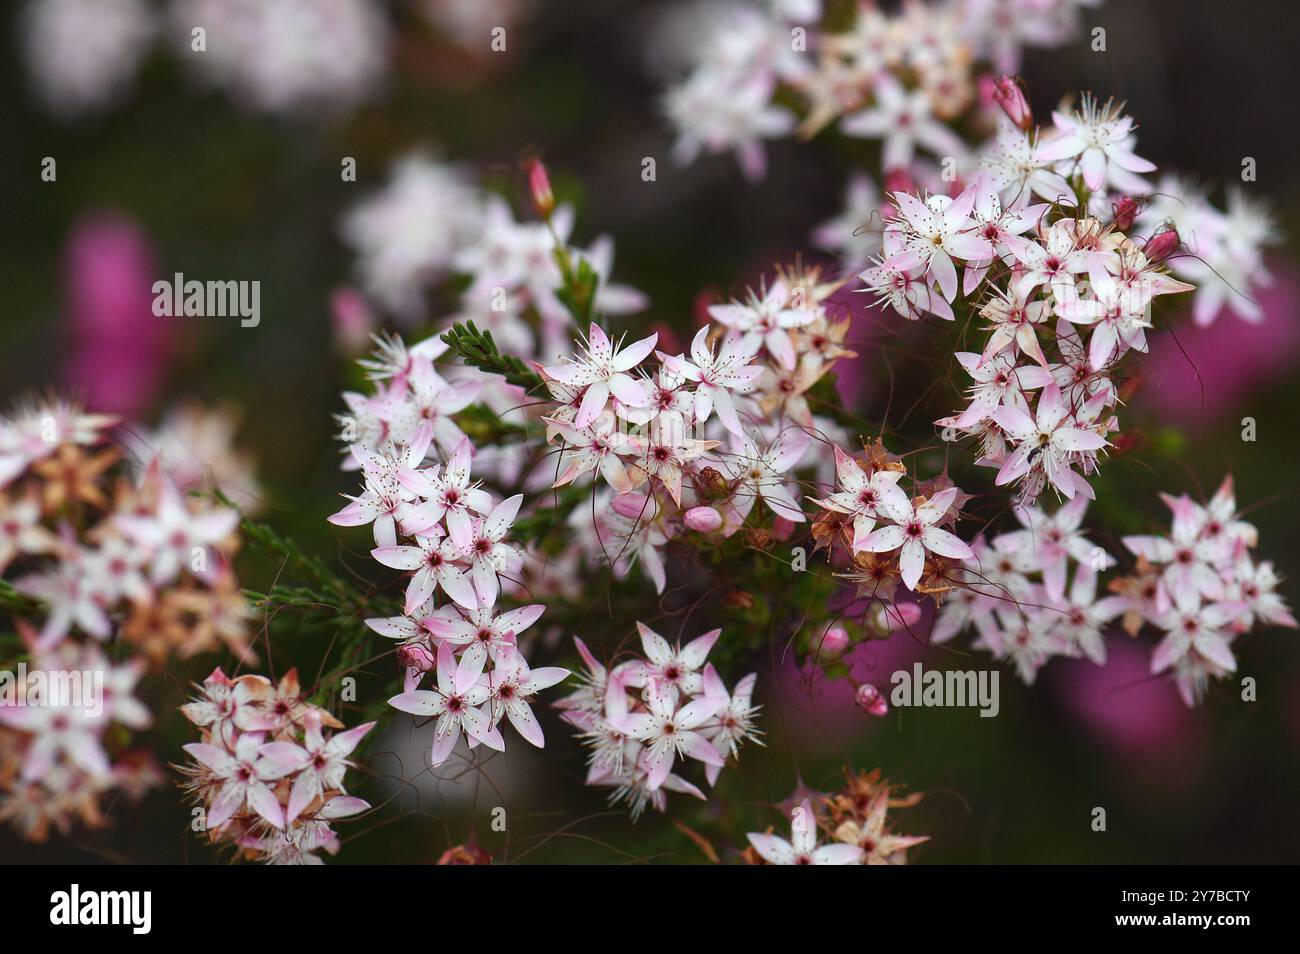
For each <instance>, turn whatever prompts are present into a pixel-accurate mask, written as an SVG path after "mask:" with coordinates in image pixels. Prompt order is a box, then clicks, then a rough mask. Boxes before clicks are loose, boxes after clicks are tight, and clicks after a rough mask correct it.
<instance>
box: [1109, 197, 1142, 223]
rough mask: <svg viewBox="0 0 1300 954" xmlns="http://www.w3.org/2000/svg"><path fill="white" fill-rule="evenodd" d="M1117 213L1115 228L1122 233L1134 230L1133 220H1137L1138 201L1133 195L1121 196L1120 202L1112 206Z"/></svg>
mask: <svg viewBox="0 0 1300 954" xmlns="http://www.w3.org/2000/svg"><path fill="white" fill-rule="evenodd" d="M1111 209H1112V210H1113V211H1114V213H1115V228H1116V229H1118V230H1119V231H1121V232H1128V230H1129V229H1131V228H1133V220H1134V219H1136V218H1137V214H1138V204H1137V199H1135V198H1133V197H1132V196H1131V195H1125V196H1121V197H1120V200H1119V201H1118V202H1116V203H1114V204H1113V205H1112V206H1111Z"/></svg>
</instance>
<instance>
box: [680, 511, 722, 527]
mask: <svg viewBox="0 0 1300 954" xmlns="http://www.w3.org/2000/svg"><path fill="white" fill-rule="evenodd" d="M685 519H686V526H688V527H690V528H691V529H692V530H698V531H700V533H712V532H713V531H714V530H717V529H718V527H720V526H722V514H720V513H718V512H717V511H716V510H714V509H713V508H712V507H692V508H691V509H690V510H688V511H686V518H685Z"/></svg>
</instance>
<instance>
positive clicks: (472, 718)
mask: <svg viewBox="0 0 1300 954" xmlns="http://www.w3.org/2000/svg"><path fill="white" fill-rule="evenodd" d="M481 673H482V667H479V669H478V671H477V672H476V671H475V669H474V666H473V664H472V663H468V664H467V663H466V662H465V661H464V660H462V661H461V663H460V665H459V666H457V664H456V660H455V658H454V657H453V655H452V651H451V647H450V646H448V645H447V644H446V643H444V644H443V645H441V646H439V647H438V688H437V689H436V690H428V689H413V690H412V691H410V692H403V693H402V694H401V695H397V696H393V697H392V698H391V699H389V700H388V704H389V705H390V706H392V707H393V708H394V709H400V710H401V711H403V712H409V713H411V714H412V715H417V716H426V717H427V716H433V717H436V718H437V720H438V722H437V725H436V727H435V728H434V734H433V749H432V750H431V752H430V754H429V762H430V764H431V765H432V766H433V767H435V768H436V767H437V766H439V765H441V764H442V763H443V762H445V761H447V759H448V757H449V756H450V755H451V751H452V749H454V748H455V747H456V742H457V740H459V739H460V736H461V732H462V731H463V732H464V733H465V735H466V736H468V737H469V739H470V741H471V744H473V743H474V742H482V743H483V744H484V745H486V746H488V747H489V748H492V749H496V750H497V751H498V752H504V751H505V741H504V740H503V739H502V738H501V733H500V732H498V731H497V730H496V729H495V728H493V727H492V719H491V717H490V716H489V715H488V714H487V713H486V712H484V711H483V708H482V707H483V705H484V703H486V702H487V701H488V699H489V697H490V696H491V694H492V692H491V689H490V688H489V687H488V685H487V682H486V681H485V680H482V679H480V674H481Z"/></svg>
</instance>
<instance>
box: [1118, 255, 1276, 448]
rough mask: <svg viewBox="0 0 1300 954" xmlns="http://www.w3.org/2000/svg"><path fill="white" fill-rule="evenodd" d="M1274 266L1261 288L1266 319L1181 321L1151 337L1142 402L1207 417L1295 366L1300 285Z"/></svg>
mask: <svg viewBox="0 0 1300 954" xmlns="http://www.w3.org/2000/svg"><path fill="white" fill-rule="evenodd" d="M1270 267H1271V268H1274V269H1275V275H1274V282H1273V284H1272V285H1271V286H1269V287H1266V288H1261V289H1259V292H1258V300H1259V305H1260V308H1261V309H1262V310H1263V312H1264V315H1265V319H1264V320H1263V321H1262V322H1260V323H1258V324H1247V323H1245V322H1239V321H1218V322H1215V323H1214V324H1212V325H1210V326H1209V327H1205V328H1197V327H1195V326H1193V325H1192V323H1191V322H1189V321H1179V322H1178V323H1177V330H1176V331H1174V332H1163V333H1161V334H1159V335H1154V336H1152V338H1151V342H1150V343H1151V354H1150V356H1149V357H1148V358H1147V361H1146V370H1145V374H1144V377H1145V386H1144V387H1143V389H1142V392H1141V394H1140V395H1139V400H1140V402H1141V403H1142V404H1144V405H1145V406H1146V407H1147V408H1148V409H1150V410H1151V411H1152V412H1154V413H1155V414H1156V415H1157V416H1158V417H1160V418H1161V419H1163V420H1166V421H1170V422H1173V423H1179V424H1191V423H1196V422H1198V421H1200V420H1201V419H1202V418H1204V419H1205V420H1206V421H1209V420H1212V419H1214V418H1215V417H1218V416H1219V415H1221V414H1225V413H1228V412H1229V411H1231V410H1232V409H1233V408H1235V407H1237V406H1239V405H1240V403H1241V402H1242V401H1243V400H1244V399H1245V398H1246V397H1248V396H1249V395H1250V394H1251V393H1252V392H1254V391H1256V390H1258V389H1260V388H1263V387H1266V386H1268V384H1269V383H1270V382H1271V381H1273V380H1276V379H1277V378H1278V377H1279V376H1281V375H1283V374H1285V373H1287V372H1288V371H1289V370H1290V368H1291V367H1292V366H1293V364H1294V363H1295V360H1296V355H1297V351H1300V322H1298V321H1297V320H1296V314H1297V311H1300V282H1298V281H1297V278H1296V275H1295V273H1294V272H1291V271H1289V270H1287V269H1286V268H1285V267H1284V266H1282V265H1280V264H1276V263H1274V264H1273V265H1271V266H1270Z"/></svg>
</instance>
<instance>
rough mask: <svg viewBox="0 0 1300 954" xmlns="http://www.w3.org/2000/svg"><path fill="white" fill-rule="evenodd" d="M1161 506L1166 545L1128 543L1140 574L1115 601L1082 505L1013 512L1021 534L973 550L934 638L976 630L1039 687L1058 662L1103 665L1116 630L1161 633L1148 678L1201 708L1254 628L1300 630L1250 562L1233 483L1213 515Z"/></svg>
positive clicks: (1261, 568) (1203, 509)
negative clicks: (1168, 516) (1104, 583)
mask: <svg viewBox="0 0 1300 954" xmlns="http://www.w3.org/2000/svg"><path fill="white" fill-rule="evenodd" d="M1162 498H1163V499H1164V501H1165V503H1166V505H1167V506H1168V507H1169V509H1170V510H1171V511H1172V514H1173V524H1172V527H1171V531H1170V535H1169V536H1168V537H1165V536H1128V537H1124V539H1123V542H1124V546H1125V547H1126V548H1127V549H1128V550H1129V551H1130V552H1131V553H1132V554H1133V555H1134V556H1135V557H1136V560H1137V562H1136V567H1135V568H1134V571H1133V572H1132V573H1130V574H1128V575H1124V576H1119V577H1116V578H1113V579H1111V580H1110V581H1109V584H1108V587H1107V588H1108V590H1109V592H1106V591H1105V590H1102V589H1101V587H1100V586H1099V580H1100V576H1101V574H1102V573H1103V572H1104V571H1106V570H1108V569H1110V568H1111V567H1113V566H1114V565H1115V563H1116V561H1115V558H1114V557H1112V556H1111V555H1110V554H1109V553H1107V552H1106V551H1105V550H1104V549H1103V548H1102V547H1099V546H1095V545H1094V544H1093V543H1092V542H1091V541H1089V540H1088V539H1087V537H1085V536H1084V535H1083V533H1082V531H1081V526H1082V523H1083V517H1084V513H1085V511H1086V509H1087V501H1086V500H1085V499H1084V498H1082V497H1076V498H1074V499H1073V500H1071V501H1070V502H1068V503H1066V504H1065V505H1063V506H1061V507H1059V508H1058V509H1057V510H1056V511H1055V512H1053V513H1047V512H1044V511H1043V510H1041V509H1040V508H1038V507H1023V506H1022V507H1018V508H1016V511H1015V512H1016V516H1017V518H1018V519H1019V521H1020V523H1021V525H1022V528H1021V529H1019V530H1014V531H1011V532H1009V533H1003V534H1000V535H998V536H996V537H994V538H992V539H991V540H989V541H988V542H985V541H983V540H982V539H981V540H977V541H976V544H975V546H974V548H973V549H974V554H973V555H972V557H971V558H970V559H969V560H966V561H965V563H964V565H963V567H962V569H961V570H960V571H959V573H958V574H957V577H958V578H959V579H960V580H961V584H962V585H961V586H959V587H958V588H956V589H954V590H953V592H952V593H951V594H950V595H949V597H948V599H947V600H945V602H944V604H943V606H942V607H941V608H940V610H939V613H938V616H937V618H936V620H935V626H934V630H933V632H932V634H931V639H932V640H933V641H934V642H936V643H942V642H946V641H948V640H950V639H952V638H953V637H954V636H956V635H958V634H959V633H961V632H962V631H963V630H965V629H967V628H968V627H973V629H974V631H975V633H976V639H975V642H974V644H973V645H974V647H975V648H977V649H983V650H986V651H988V652H991V653H993V654H994V655H996V656H998V657H1000V658H1003V659H1007V660H1009V661H1011V662H1013V663H1014V665H1015V666H1016V669H1017V671H1018V672H1019V674H1020V676H1021V678H1023V679H1024V680H1025V682H1027V683H1032V682H1033V681H1034V677H1035V676H1036V675H1037V673H1038V670H1039V669H1040V668H1041V667H1042V666H1043V665H1044V664H1045V663H1046V662H1047V661H1048V660H1049V659H1051V658H1052V657H1054V656H1067V657H1084V658H1087V659H1090V660H1092V661H1093V662H1094V663H1097V664H1098V665H1101V664H1103V663H1104V662H1105V661H1106V645H1105V639H1104V636H1105V632H1106V630H1107V628H1108V627H1109V626H1110V625H1111V624H1112V623H1113V622H1114V621H1116V620H1121V621H1122V624H1123V626H1124V628H1125V629H1126V630H1127V631H1128V632H1129V634H1130V635H1133V636H1136V635H1137V634H1138V633H1139V631H1140V630H1141V629H1142V627H1143V625H1144V624H1147V625H1150V626H1151V627H1152V628H1153V629H1155V630H1157V631H1158V632H1160V633H1162V634H1163V639H1162V640H1161V642H1160V644H1159V645H1158V646H1157V647H1156V649H1155V653H1154V655H1153V657H1152V664H1151V669H1152V673H1153V674H1156V675H1159V674H1162V673H1168V674H1170V675H1172V676H1173V677H1174V679H1175V681H1176V682H1177V685H1178V690H1179V693H1180V694H1181V695H1182V697H1183V699H1184V701H1185V702H1186V703H1187V704H1188V705H1194V704H1196V703H1198V702H1199V701H1200V700H1201V698H1202V697H1203V696H1204V693H1205V687H1206V684H1207V682H1208V680H1209V679H1211V678H1223V677H1224V676H1226V675H1228V674H1229V673H1231V672H1234V671H1235V670H1236V668H1237V664H1236V660H1235V658H1234V656H1233V652H1232V648H1231V647H1232V643H1233V641H1234V640H1235V639H1236V638H1237V637H1238V636H1240V635H1243V634H1244V633H1247V632H1249V631H1250V630H1251V629H1252V628H1253V627H1254V626H1256V625H1257V624H1263V625H1271V626H1290V627H1295V626H1296V625H1297V624H1296V620H1295V618H1294V617H1293V616H1292V615H1291V613H1290V611H1289V610H1288V609H1287V607H1286V605H1285V603H1284V602H1283V601H1282V598H1281V596H1279V595H1278V594H1277V593H1276V592H1275V590H1276V587H1277V585H1278V583H1279V579H1278V577H1277V574H1276V573H1275V572H1274V570H1273V565H1272V564H1271V563H1270V562H1268V561H1263V562H1259V563H1256V562H1255V561H1254V560H1253V559H1252V558H1251V556H1250V553H1249V550H1250V549H1251V548H1253V547H1254V546H1255V544H1256V542H1257V534H1256V531H1255V528H1254V527H1253V526H1252V525H1250V524H1249V523H1246V522H1244V521H1242V520H1241V519H1240V518H1239V516H1238V515H1237V512H1236V501H1235V498H1234V495H1233V491H1232V481H1231V479H1228V480H1225V481H1224V483H1223V485H1222V486H1221V487H1220V488H1219V490H1218V492H1216V493H1215V495H1214V497H1213V498H1211V500H1210V502H1209V503H1208V504H1204V505H1202V504H1199V503H1197V502H1195V501H1194V500H1192V499H1191V498H1190V497H1188V496H1187V495H1185V494H1184V495H1182V496H1180V497H1172V496H1169V495H1162ZM1071 568H1073V569H1071Z"/></svg>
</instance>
